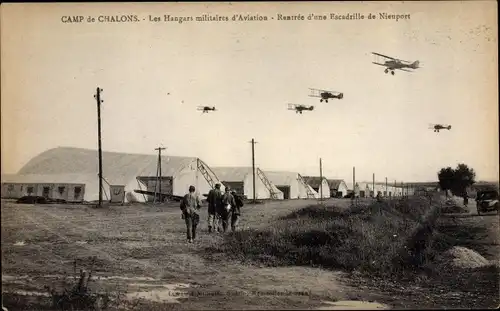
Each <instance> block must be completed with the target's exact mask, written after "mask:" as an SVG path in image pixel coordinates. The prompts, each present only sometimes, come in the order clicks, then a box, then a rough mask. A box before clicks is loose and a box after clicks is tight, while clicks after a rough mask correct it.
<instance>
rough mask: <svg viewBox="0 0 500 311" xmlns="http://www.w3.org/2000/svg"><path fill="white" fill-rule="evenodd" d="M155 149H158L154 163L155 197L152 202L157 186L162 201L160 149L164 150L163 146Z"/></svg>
mask: <svg viewBox="0 0 500 311" xmlns="http://www.w3.org/2000/svg"><path fill="white" fill-rule="evenodd" d="M155 150H158V164H156V184H155V198H154V201H153V204H154V203H156V197H157V195H156V193H157V192H156V189H157V188H158V193H159V194H160V195H159V201H160V203H161V202H162V195H161V193H162V192H161V151H162V150H165V148H162V147H158V148H155Z"/></svg>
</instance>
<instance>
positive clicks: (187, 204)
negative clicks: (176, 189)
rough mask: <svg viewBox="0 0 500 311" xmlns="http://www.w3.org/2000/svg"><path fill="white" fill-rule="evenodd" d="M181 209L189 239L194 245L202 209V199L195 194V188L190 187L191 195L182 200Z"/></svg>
mask: <svg viewBox="0 0 500 311" xmlns="http://www.w3.org/2000/svg"><path fill="white" fill-rule="evenodd" d="M180 207H181V211H182V215H183V218H184V220H185V222H186V233H187V239H188V241H189V242H190V243H192V242H193V239H195V238H196V228H197V227H198V224H199V222H200V215H199V211H200V208H201V201H200V198H198V196H197V195H195V194H194V187H193V186H191V187H189V193H188V194H186V195H185V196H184V197H183V198H182V201H181V206H180Z"/></svg>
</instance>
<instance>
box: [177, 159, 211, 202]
mask: <svg viewBox="0 0 500 311" xmlns="http://www.w3.org/2000/svg"><path fill="white" fill-rule="evenodd" d="M172 185H173V194H174V195H178V196H184V195H185V194H186V193H188V191H189V186H191V185H193V186H195V188H196V193H197V195H198V196H200V197H201V198H204V197H203V194H208V192H209V191H210V190H211V189H212V188H211V187H210V185H209V184H208V182H207V181H206V179H205V178H204V177H203V175H202V174H201V173H200V172H199V171H198V168H197V166H196V161H193V163H192V164H191V165H188V166H186V167H185V168H183V169H181V170H180V171H179V172H178V173H177V174H176V175H174V176H173V183H172Z"/></svg>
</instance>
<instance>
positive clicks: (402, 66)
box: [372, 52, 420, 75]
mask: <svg viewBox="0 0 500 311" xmlns="http://www.w3.org/2000/svg"><path fill="white" fill-rule="evenodd" d="M372 54H373V55H375V58H378V57H382V58H383V59H384V61H383V63H381V62H378V61H375V62H372V63H374V64H375V65H379V66H384V67H386V68H385V70H384V72H385V73H388V72H389V71H390V72H391V74H392V75H394V70H396V69H397V70H401V71H406V72H412V71H411V70H408V69H417V68H420V67H419V64H420V62H419V61H418V60H416V61H414V62H409V61H406V60H402V59H397V58H394V57H390V56H387V55H382V54H379V53H375V52H372Z"/></svg>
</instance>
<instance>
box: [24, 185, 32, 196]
mask: <svg viewBox="0 0 500 311" xmlns="http://www.w3.org/2000/svg"><path fill="white" fill-rule="evenodd" d="M26 192H27V193H28V195H31V194H32V193H33V187H28V189H27V190H26Z"/></svg>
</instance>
